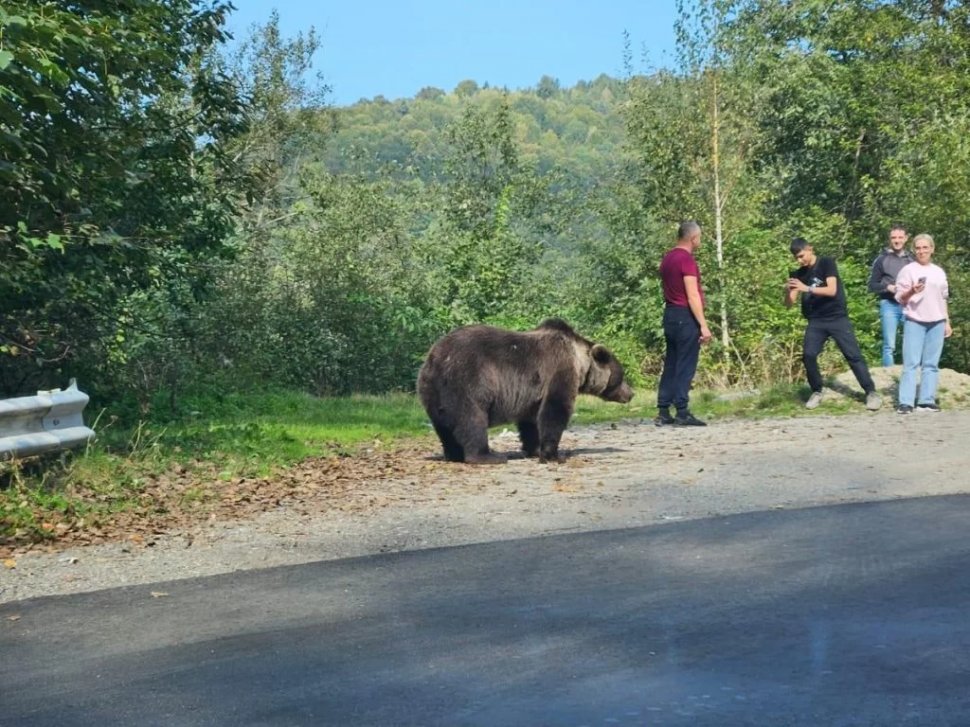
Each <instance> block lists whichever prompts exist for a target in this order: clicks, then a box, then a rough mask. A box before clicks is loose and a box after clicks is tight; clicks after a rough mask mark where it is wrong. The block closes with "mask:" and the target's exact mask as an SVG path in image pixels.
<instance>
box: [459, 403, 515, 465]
mask: <svg viewBox="0 0 970 727" xmlns="http://www.w3.org/2000/svg"><path fill="white" fill-rule="evenodd" d="M455 438H456V439H457V440H458V441H459V442H460V444H461V446H462V448H463V449H464V450H465V461H466V462H468V463H469V464H505V462H506V457H505V455H503V454H497V453H496V452H492V451H491V450H489V448H488V415H487V414H486V413H485V412H484V411H475V412H468V413H467V418H466V419H465V421H464V422H462V423H461V424H459V425H458V426H457V427H455Z"/></svg>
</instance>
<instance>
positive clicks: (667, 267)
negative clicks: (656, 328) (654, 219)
mask: <svg viewBox="0 0 970 727" xmlns="http://www.w3.org/2000/svg"><path fill="white" fill-rule="evenodd" d="M700 246H701V226H700V225H699V224H697V223H696V222H694V221H693V220H687V221H686V222H682V223H680V227H679V228H678V229H677V244H676V245H675V246H674V247H673V249H672V250H670V251H669V252H668V253H667V254H666V255H664V258H663V260H662V261H661V263H660V280H661V282H662V283H663V292H664V301H665V302H666V306H665V307H664V318H663V326H664V341H665V342H666V345H667V350H666V353H665V354H664V368H663V373H662V374H661V375H660V385H659V386H658V387H657V409H658V414H657V418H656V419H654V422H655V423H656V425H657V426H658V427H660V426H664V425H665V424H673V425H675V426H693V427H703V426H706V424H705V423H704V422H702V421H701V420H700V419H698V418H697V417H695V416H694V415H693V414H691V413H690V409H689V408H688V404H689V401H690V385H691V382H692V381H693V380H694V374H695V373H696V371H697V360H698V358H700V353H701V344H702V343H707V342H708V341H710V340H711V330H710V329H709V328H708V327H707V319H705V318H704V289H703V288H702V287H701V271H700V268H699V267H698V266H697V260H695V259H694V252H695V251H696V250H697V249H698V248H699V247H700ZM671 405H673V406H674V408H675V409H676V410H677V415H676V416H671V415H670V407H671Z"/></svg>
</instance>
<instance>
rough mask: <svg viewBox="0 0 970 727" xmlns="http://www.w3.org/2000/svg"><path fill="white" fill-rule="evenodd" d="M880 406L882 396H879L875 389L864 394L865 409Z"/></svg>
mask: <svg viewBox="0 0 970 727" xmlns="http://www.w3.org/2000/svg"><path fill="white" fill-rule="evenodd" d="M881 406H882V397H881V396H879V394H878V393H876V392H875V391H870V392H869V393H868V394H866V409H868V410H869V411H876V410H877V409H879V408H880V407H881Z"/></svg>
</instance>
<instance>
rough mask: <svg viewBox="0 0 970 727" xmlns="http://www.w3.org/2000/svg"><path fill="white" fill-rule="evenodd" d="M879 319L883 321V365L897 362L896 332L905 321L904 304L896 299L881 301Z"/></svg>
mask: <svg viewBox="0 0 970 727" xmlns="http://www.w3.org/2000/svg"><path fill="white" fill-rule="evenodd" d="M879 320H880V321H881V322H882V365H883V366H892V365H893V364H894V363H896V357H895V354H896V332H897V330H898V329H899V324H900V323H902V322H903V306H901V305H900V304H899V303H897V302H896V301H894V300H886V299H885V298H883V299H881V300H880V301H879Z"/></svg>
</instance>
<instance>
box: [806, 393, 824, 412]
mask: <svg viewBox="0 0 970 727" xmlns="http://www.w3.org/2000/svg"><path fill="white" fill-rule="evenodd" d="M821 403H822V392H821V391H813V392H812V395H811V396H810V397H808V401H806V402H805V408H806V409H818V405H819V404H821Z"/></svg>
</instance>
